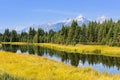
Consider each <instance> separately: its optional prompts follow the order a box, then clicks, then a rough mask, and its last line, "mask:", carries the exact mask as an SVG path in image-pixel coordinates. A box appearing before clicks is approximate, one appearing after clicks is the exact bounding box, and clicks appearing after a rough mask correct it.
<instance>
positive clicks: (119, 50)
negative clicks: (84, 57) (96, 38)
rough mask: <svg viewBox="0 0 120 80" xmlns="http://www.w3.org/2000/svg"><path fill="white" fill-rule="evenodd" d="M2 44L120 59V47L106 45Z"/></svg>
mask: <svg viewBox="0 0 120 80" xmlns="http://www.w3.org/2000/svg"><path fill="white" fill-rule="evenodd" d="M2 44H12V45H28V44H29V45H36V46H42V47H47V48H50V49H54V50H58V51H65V52H69V53H81V54H95V55H105V56H116V57H120V47H110V46H105V45H82V44H78V45H75V46H73V45H61V44H53V43H25V42H2Z"/></svg>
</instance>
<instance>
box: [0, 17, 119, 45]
mask: <svg viewBox="0 0 120 80" xmlns="http://www.w3.org/2000/svg"><path fill="white" fill-rule="evenodd" d="M0 41H1V42H30V43H57V44H66V45H69V44H70V45H76V44H97V45H98V44H100V45H110V46H120V20H118V21H117V22H114V21H113V20H112V19H109V20H105V21H104V22H103V23H99V22H96V21H91V22H89V24H88V25H85V24H84V23H83V24H82V25H81V26H79V25H78V23H77V21H74V20H73V21H72V24H71V26H64V25H63V26H62V28H61V30H59V31H53V30H49V31H48V32H45V31H44V30H43V29H41V28H38V30H35V29H34V28H32V27H30V29H29V31H28V32H21V33H17V31H16V30H12V31H10V30H9V29H5V31H4V33H3V34H2V33H0Z"/></svg>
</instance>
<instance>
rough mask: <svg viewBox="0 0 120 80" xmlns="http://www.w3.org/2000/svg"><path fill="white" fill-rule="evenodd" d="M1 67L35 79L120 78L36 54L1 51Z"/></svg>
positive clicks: (111, 79)
mask: <svg viewBox="0 0 120 80" xmlns="http://www.w3.org/2000/svg"><path fill="white" fill-rule="evenodd" d="M0 68H1V69H3V70H4V71H6V72H7V73H9V74H10V75H15V76H20V77H24V78H27V79H28V78H30V79H33V80H91V79H92V80H119V79H120V75H117V74H116V75H115V74H114V75H111V74H108V73H106V72H103V73H99V72H98V71H96V70H93V69H91V68H76V67H73V66H68V65H65V64H64V63H61V62H57V61H54V60H49V59H47V58H43V57H38V56H34V55H25V54H14V53H11V52H0Z"/></svg>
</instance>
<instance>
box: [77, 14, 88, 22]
mask: <svg viewBox="0 0 120 80" xmlns="http://www.w3.org/2000/svg"><path fill="white" fill-rule="evenodd" d="M75 20H76V21H82V22H84V21H85V20H86V18H85V17H84V16H83V15H82V14H80V15H79V16H77V17H76V18H75Z"/></svg>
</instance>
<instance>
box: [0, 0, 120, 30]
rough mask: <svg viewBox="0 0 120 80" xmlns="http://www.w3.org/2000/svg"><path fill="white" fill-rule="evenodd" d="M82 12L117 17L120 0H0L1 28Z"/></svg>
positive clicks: (75, 14) (94, 16)
mask: <svg viewBox="0 0 120 80" xmlns="http://www.w3.org/2000/svg"><path fill="white" fill-rule="evenodd" d="M79 14H83V15H84V16H86V17H87V18H88V19H96V18H97V17H100V16H102V15H104V16H107V17H109V18H113V19H119V18H120V0H0V29H1V28H5V27H8V28H15V27H22V26H28V25H30V24H41V23H46V22H54V21H57V20H62V19H65V18H68V17H69V18H75V17H76V16H78V15H79Z"/></svg>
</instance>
